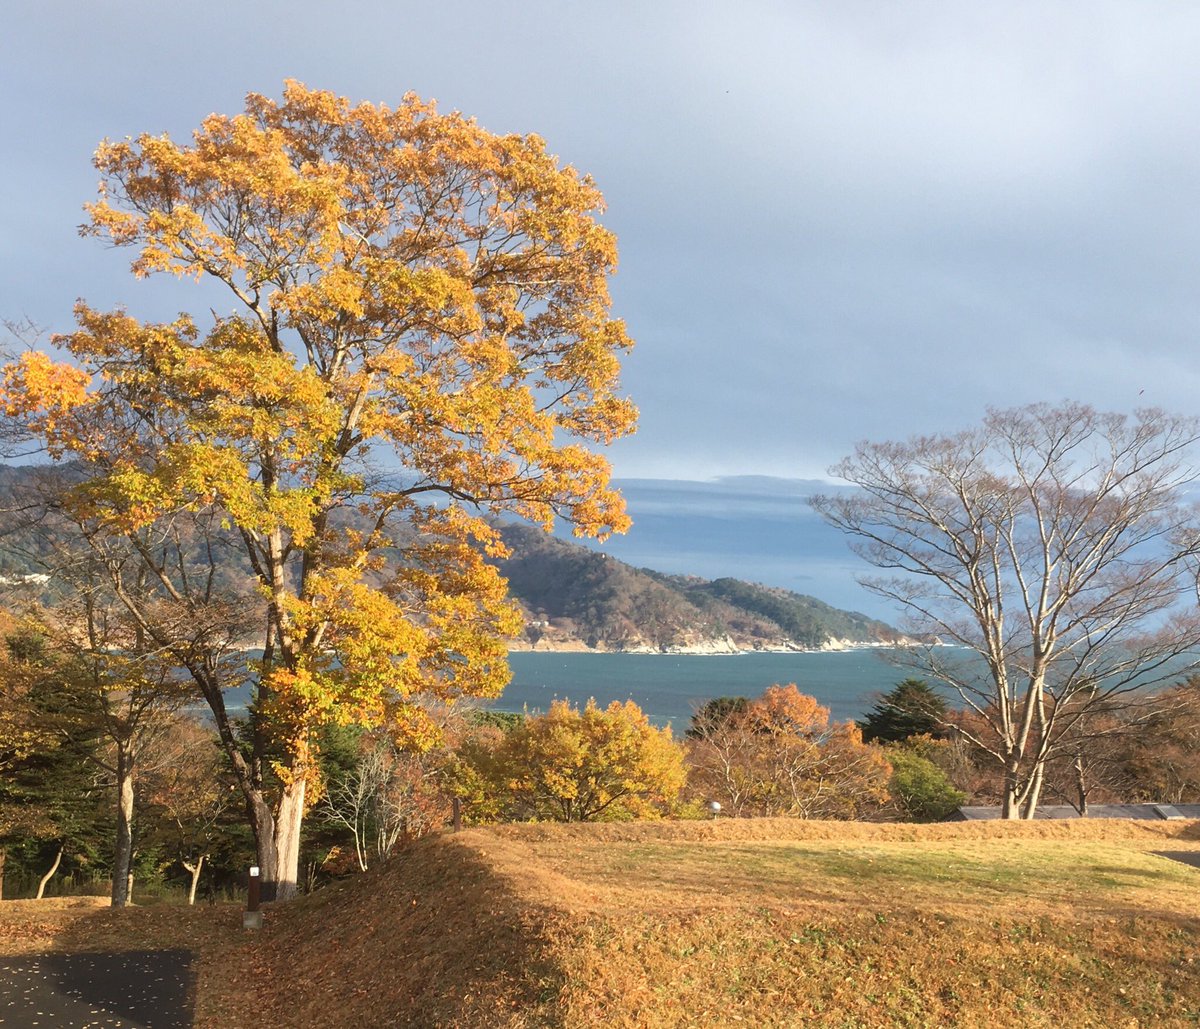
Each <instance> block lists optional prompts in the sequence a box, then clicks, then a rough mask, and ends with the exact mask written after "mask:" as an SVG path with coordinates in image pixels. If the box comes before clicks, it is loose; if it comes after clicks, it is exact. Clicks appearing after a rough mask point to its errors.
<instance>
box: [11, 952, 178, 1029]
mask: <svg viewBox="0 0 1200 1029" xmlns="http://www.w3.org/2000/svg"><path fill="white" fill-rule="evenodd" d="M191 964H192V954H191V952H190V951H186V950H134V951H123V952H120V953H113V952H106V953H102V952H97V953H78V954H36V955H31V956H24V957H19V958H16V957H14V958H0V1026H3V1027H4V1029H32V1027H38V1029H190V1026H191V1024H192V1010H191V1009H192V1006H191V1000H190V996H189V994H190V989H191V985H192V973H191Z"/></svg>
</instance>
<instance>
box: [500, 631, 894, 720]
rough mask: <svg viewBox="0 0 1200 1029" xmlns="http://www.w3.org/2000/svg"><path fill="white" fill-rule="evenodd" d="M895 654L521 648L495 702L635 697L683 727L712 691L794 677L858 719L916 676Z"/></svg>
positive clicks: (739, 692) (521, 704) (520, 704)
mask: <svg viewBox="0 0 1200 1029" xmlns="http://www.w3.org/2000/svg"><path fill="white" fill-rule="evenodd" d="M896 656H897V655H896V654H895V653H894V652H892V651H889V650H886V649H863V650H846V651H829V652H825V651H822V652H811V653H796V654H759V653H750V654H735V655H729V656H725V655H719V656H718V655H703V656H697V655H673V654H592V653H583V654H576V653H565V654H564V653H538V652H536V651H534V652H518V653H513V654H510V655H509V664H510V665H511V666H512V672H513V677H512V682H511V683H510V684H509V686H508V688H507V689H506V690H505V691H504V695H503V696H502V697H501V698H500V699H499V700H496V701H493V702H492V703H491V704H490V705H489V706H490V707H492V708H494V709H495V710H498V711H521V710H525V709H528V710H529V711H530V712H531V713H532V712H539V711H545V710H546V708H548V707H549V706H550V702H551V701H553V700H568V701H570V702H571V703H572V704H576V705H579V706H582V705H584V704H585V703H587V701H588V698H595V700H596V703H597V704H599V705H601V706H602V707H603V706H606V705H608V704H610V703H611V702H612V701H614V700H621V701H624V700H632V701H633V702H634V703H636V704H637V705H638V706H639V707H641V709H642V710H643V711H645V712H646V714H647V715H648V716H649V717H650V719H651V721H653V722H654V723H656V724H658V725H665V724H667V723H671V724H673V725H674V727H675V730H676V732H682V731H683V729H684V728H686V727H687V723H688V720H689V719H690V718H691V716H692V714H693V712H695V711H696V710H697V709H698V708H699V707H700V706H701V705H703V704H704V702H705V701H707V700H711V699H712V698H713V697H729V696H741V697H755V696H757V695H758V694H760V693H762V691H763V690H765V689H766V688H767V687H768V686H772V685H775V684H786V683H793V682H794V683H795V684H796V685H797V686H798V687H799V688H800V692H801V693H807V694H809V695H810V696H812V697H815V698H816V699H817V700H818V701H819V702H820V703H821V704H823V705H825V706H826V707H828V708H829V709H830V713H831V716H832V718H833V719H834V720H835V721H843V720H845V719H847V718H859V717H861V716H862V715H863V714H865V713H866V712H867V711H868V710H869V709H870V708H871V706H872V705H873V704H874V702H875V700H876V699H877V698H878V696H879V694H881V693H884V692H886V691H887V690H889V689H891V688H892V687H893V686H894V685H895V684H896V683H897V682H899V681H900V680H901V679H903V678H905V676H906V675H911V674H912V672H911V670H906V669H904V668H901V667H898V666H897V664H896V663H895V658H896Z"/></svg>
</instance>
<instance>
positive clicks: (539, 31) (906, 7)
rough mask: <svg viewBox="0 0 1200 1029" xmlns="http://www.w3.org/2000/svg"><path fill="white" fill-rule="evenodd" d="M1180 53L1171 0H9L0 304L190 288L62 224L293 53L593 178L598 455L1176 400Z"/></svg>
mask: <svg viewBox="0 0 1200 1029" xmlns="http://www.w3.org/2000/svg"><path fill="white" fill-rule="evenodd" d="M1198 54H1200V7H1198V6H1196V5H1191V4H1145V3H1133V2H1130V3H1123V4H1121V3H1117V4H1106V3H1102V2H1087V3H1053V2H1050V3H1047V2H1041V3H1026V4H1022V3H1008V2H1006V3H998V2H997V3H983V2H981V3H972V4H961V3H952V2H949V0H946V2H942V3H919V2H914V3H897V4H883V3H857V2H853V0H838V2H836V3H835V2H826V3H796V2H781V3H767V2H754V0H744V2H739V3H720V4H717V3H705V2H700V0H689V2H671V0H655V2H654V3H644V2H634V0H629V2H613V0H607V2H605V3H600V4H588V5H584V4H580V3H568V2H563V0H546V2H524V3H516V2H512V3H501V2H495V0H486V2H484V0H480V2H454V0H443V2H439V3H433V4H431V3H422V4H419V5H418V4H414V3H407V2H392V0H389V2H382V0H376V2H373V3H362V2H357V0H349V2H346V3H339V4H330V3H326V2H319V0H286V2H266V0H263V2H256V3H231V2H226V0H208V2H206V3H203V4H187V5H184V4H178V3H171V2H167V3H164V2H162V0H154V2H143V0H119V2H118V0H86V2H85V0H72V2H65V0H58V2H56V0H43V2H39V3H37V4H20V5H16V4H14V5H10V6H9V8H8V9H7V10H6V13H5V19H4V31H3V33H2V34H0V86H2V87H3V95H4V97H5V103H4V105H3V109H2V111H0V124H2V126H3V130H4V131H3V137H2V138H3V139H4V157H3V163H2V165H0V168H2V170H0V175H2V184H3V189H2V190H0V316H3V317H5V318H10V319H11V318H19V317H22V316H28V317H30V318H32V319H34V320H35V321H37V322H39V323H41V324H43V325H46V326H49V327H51V328H54V329H60V328H62V327H64V325H66V324H67V321H68V318H69V311H70V305H71V303H72V302H73V301H74V299H75V298H76V297H77V296H85V297H87V298H88V299H89V300H90V301H91V302H93V303H94V304H110V303H116V302H123V303H125V304H127V305H128V306H129V308H130V309H131V310H132V311H134V312H135V313H142V314H145V315H148V316H153V317H162V316H166V315H169V314H172V313H174V311H176V310H178V309H181V308H183V307H185V306H188V305H189V297H188V294H187V293H186V292H184V291H182V290H180V288H179V287H175V288H174V289H172V288H171V286H170V284H165V283H162V282H160V281H157V280H155V281H153V282H151V283H145V284H138V283H135V282H133V281H132V280H131V279H130V278H129V277H128V276H127V274H126V273H125V264H126V255H124V254H121V253H114V252H111V251H108V250H106V249H105V248H104V247H103V246H102V245H101V244H100V243H99V242H97V241H94V240H81V239H79V238H78V237H77V236H76V235H75V227H76V225H77V224H78V223H79V222H80V220H81V217H82V216H81V213H80V206H81V204H83V203H84V201H86V200H88V199H89V198H90V197H91V196H92V195H93V191H94V187H95V180H96V174H95V172H94V171H93V170H92V168H91V167H90V163H89V161H90V155H91V153H92V151H93V150H94V148H95V145H96V143H97V142H98V141H99V140H100V139H101V138H102V137H105V136H110V137H121V136H125V135H127V134H136V133H139V132H142V131H153V132H160V131H169V132H171V133H172V134H174V135H177V136H185V135H186V134H187V133H188V132H189V131H190V130H191V129H192V128H194V127H195V126H196V124H197V123H198V122H199V121H200V119H201V118H202V117H203V116H204V115H205V114H207V113H209V112H211V111H222V112H229V113H232V112H234V111H236V110H238V109H240V106H241V100H242V97H243V95H244V94H245V93H246V92H247V91H251V90H253V91H258V92H264V93H268V94H272V95H277V94H278V92H279V90H280V87H281V84H282V81H283V79H284V78H286V77H295V78H299V79H301V80H302V81H304V82H306V83H307V84H309V85H310V86H320V87H323V88H328V89H331V90H334V91H336V92H339V93H342V94H345V95H347V96H350V97H351V98H353V99H370V100H377V101H385V102H387V101H395V100H398V99H399V98H400V96H401V95H402V94H403V93H404V92H405V91H408V90H413V91H415V92H417V93H419V94H421V95H423V96H426V97H434V98H436V99H437V100H438V101H439V102H440V104H441V105H442V107H444V108H457V109H460V110H462V111H464V112H467V113H469V114H473V115H475V116H477V117H478V119H479V120H480V122H481V123H482V124H483V125H484V126H485V127H487V128H489V129H492V130H494V131H500V132H508V131H534V132H537V133H539V134H541V135H542V136H544V137H545V138H546V139H547V141H548V143H549V146H550V148H551V149H552V150H553V151H554V152H555V153H557V154H559V155H560V157H561V158H562V160H563V161H564V162H569V163H571V164H573V165H575V166H576V167H578V168H580V169H582V170H585V171H588V172H590V173H591V174H592V175H593V176H594V177H595V178H596V180H597V181H598V183H599V185H600V186H601V188H602V190H603V191H604V193H605V195H606V197H607V199H608V204H609V211H608V215H607V224H608V225H610V226H611V227H612V228H613V229H614V230H615V231H616V232H617V233H618V236H619V239H620V247H621V268H620V272H619V274H618V276H617V278H616V280H615V281H614V293H615V298H616V310H617V312H618V313H619V314H620V315H621V316H623V317H624V318H625V319H626V320H627V321H628V323H629V327H630V331H631V333H632V334H633V336H634V337H635V338H636V339H637V341H638V349H637V351H636V353H635V354H634V355H633V356H632V357H631V358H630V359H629V361H628V365H627V369H626V373H625V385H626V387H627V389H628V391H629V393H630V394H631V395H632V396H633V397H634V398H635V399H636V401H637V402H638V404H639V405H640V407H641V409H642V423H641V429H640V431H639V433H638V435H637V437H636V438H634V439H632V440H630V441H628V442H626V443H623V444H621V445H620V446H619V447H618V448H617V449H616V450H615V451H614V453H613V459H614V463H615V470H616V472H617V474H618V475H619V476H623V477H631V476H633V477H658V478H692V479H704V478H708V477H712V476H717V475H743V474H769V475H779V476H793V477H811V476H819V475H821V474H823V472H824V470H825V469H826V468H827V467H828V465H829V464H831V463H832V462H833V461H834V460H836V459H837V458H838V457H840V456H841V455H843V454H844V453H845V452H847V450H848V449H849V448H850V447H851V446H852V444H853V443H854V442H855V441H856V440H858V439H863V438H870V439H884V438H893V437H904V436H908V435H910V434H912V433H915V432H919V431H929V430H934V429H939V428H947V429H950V428H958V427H962V426H965V425H967V424H970V423H971V422H973V421H975V420H976V419H977V418H978V417H979V416H980V415H981V413H982V411H983V409H984V407H985V406H986V405H988V404H994V405H996V404H998V405H1009V404H1013V403H1021V402H1026V401H1030V400H1035V399H1051V400H1053V399H1060V398H1062V397H1066V396H1070V397H1073V398H1079V399H1083V400H1087V401H1091V402H1093V403H1096V404H1098V405H1102V406H1105V407H1110V408H1115V409H1122V410H1127V409H1130V408H1132V407H1133V406H1135V405H1136V404H1138V403H1139V402H1151V403H1154V404H1159V405H1162V406H1165V407H1168V408H1171V409H1177V410H1181V411H1182V410H1189V409H1190V410H1194V409H1195V407H1196V398H1197V397H1198V396H1200V374H1198V369H1200V360H1198V358H1197V353H1196V341H1197V332H1198V329H1200V292H1198V290H1197V282H1198V281H1200V275H1198V272H1200V174H1198V173H1200V146H1198V143H1197V134H1196V128H1197V125H1200V61H1198V60H1197V55H1198ZM1143 390H1144V393H1143V392H1142V391H1143Z"/></svg>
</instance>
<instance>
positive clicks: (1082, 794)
mask: <svg viewBox="0 0 1200 1029" xmlns="http://www.w3.org/2000/svg"><path fill="white" fill-rule="evenodd" d="M1075 789H1076V791H1077V792H1078V794H1079V805H1078V807H1079V817H1080V818H1087V813H1088V801H1087V782H1086V781H1085V780H1084V777H1083V754H1082V753H1079V754H1076V755H1075Z"/></svg>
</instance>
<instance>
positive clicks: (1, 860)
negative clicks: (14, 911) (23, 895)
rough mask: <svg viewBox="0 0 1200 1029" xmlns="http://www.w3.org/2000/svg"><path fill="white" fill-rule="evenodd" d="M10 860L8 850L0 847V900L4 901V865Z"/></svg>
mask: <svg viewBox="0 0 1200 1029" xmlns="http://www.w3.org/2000/svg"><path fill="white" fill-rule="evenodd" d="M7 860H8V850H7V848H5V847H0V900H3V899H4V864H5V862H6V861H7Z"/></svg>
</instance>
